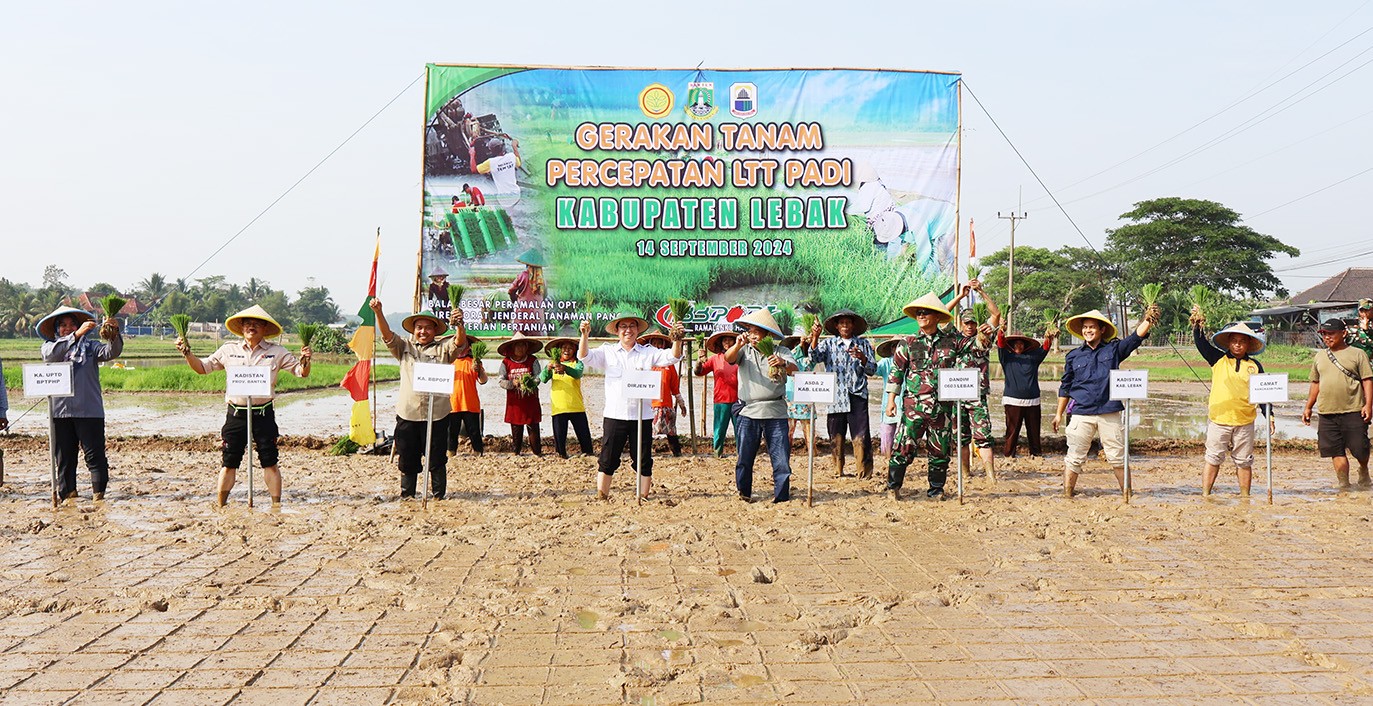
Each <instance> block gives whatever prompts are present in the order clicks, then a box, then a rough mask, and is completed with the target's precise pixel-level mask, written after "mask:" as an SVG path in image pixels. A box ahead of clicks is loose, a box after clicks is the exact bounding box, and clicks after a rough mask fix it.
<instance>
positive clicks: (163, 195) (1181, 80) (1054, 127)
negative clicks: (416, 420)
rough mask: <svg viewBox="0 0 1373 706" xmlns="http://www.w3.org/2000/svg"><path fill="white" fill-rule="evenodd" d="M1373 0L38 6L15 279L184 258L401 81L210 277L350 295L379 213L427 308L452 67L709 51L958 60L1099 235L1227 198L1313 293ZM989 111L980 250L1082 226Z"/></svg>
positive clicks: (26, 92) (1345, 174)
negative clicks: (425, 131) (422, 227)
mask: <svg viewBox="0 0 1373 706" xmlns="http://www.w3.org/2000/svg"><path fill="white" fill-rule="evenodd" d="M1368 5H1369V1H1368V0H1331V1H1328V2H1320V3H1310V4H1308V3H1290V2H1268V1H1266V0H1264V1H1253V0H1246V1H1245V2H1238V1H1235V2H1196V1H1195V0H1192V1H1189V2H1138V3H1120V2H1100V1H1097V0H1079V1H1077V2H1071V1H1063V2H1030V3H1027V2H957V3H948V2H946V3H939V4H937V5H936V4H926V3H915V2H891V3H862V2H843V3H835V2H826V3H819V2H793V3H747V2H738V1H737V0H734V1H732V2H716V1H714V0H704V1H701V2H694V3H649V2H642V0H640V1H637V2H603V3H597V2H578V3H568V2H558V3H543V2H534V3H527V4H520V3H508V4H496V5H490V4H473V3H451V2H450V3H437V2H430V3H424V4H420V3H410V2H390V3H359V2H331V3H292V2H280V1H279V0H278V1H276V2H257V1H255V0H247V1H243V2H237V3H218V4H213V5H211V4H207V3H188V2H180V1H178V2H138V1H136V0H134V1H131V2H123V3H104V2H89V3H73V2H62V1H60V0H59V1H49V2H33V3H11V4H10V5H8V6H7V9H6V11H5V21H4V22H3V24H0V86H3V88H4V93H5V100H4V109H3V110H0V136H3V137H0V145H2V146H3V147H0V204H3V206H2V207H0V234H2V235H0V239H2V242H3V248H0V277H7V278H9V279H11V280H18V281H25V282H29V283H33V284H37V283H38V282H39V281H40V280H41V278H42V272H43V268H44V266H45V265H47V264H51V263H56V264H58V265H60V266H61V267H63V268H64V269H66V271H67V272H68V273H69V274H70V281H71V283H72V284H74V285H87V284H91V283H94V282H96V281H99V280H104V281H109V282H111V283H112V284H114V285H116V286H119V287H128V286H131V285H133V284H134V283H136V282H137V281H138V280H139V279H141V278H143V277H145V276H146V275H147V274H148V273H150V272H153V271H158V272H161V273H163V274H164V275H166V276H167V277H168V278H169V279H174V278H177V277H184V276H186V275H187V274H189V273H190V272H191V271H192V270H194V269H195V268H196V267H197V266H198V265H200V263H201V262H202V261H203V260H205V259H206V258H207V257H210V255H211V254H212V253H213V252H214V251H215V250H216V249H217V248H219V247H220V246H221V245H222V244H223V243H224V242H225V241H226V240H227V239H228V238H229V237H230V236H232V235H233V234H234V233H235V232H237V231H238V230H239V229H240V228H242V227H243V226H244V225H245V224H247V223H248V222H249V221H250V220H251V219H252V218H253V217H254V216H255V215H257V214H258V213H259V212H260V211H261V210H262V209H264V208H265V207H266V206H267V205H268V204H270V203H271V202H272V201H273V200H274V199H276V198H277V197H278V196H279V195H280V194H281V193H282V192H283V191H284V190H285V189H286V188H287V187H289V186H290V185H291V184H292V183H294V182H295V181H296V180H297V179H299V178H300V177H301V176H303V175H304V174H305V173H306V172H307V171H309V170H310V168H311V167H313V166H314V165H315V164H316V163H317V162H318V161H319V160H320V159H322V158H323V157H324V156H325V155H326V154H328V153H329V152H330V151H331V150H333V149H334V148H335V147H337V146H338V145H339V144H340V143H341V142H342V141H343V140H344V139H345V138H346V137H348V135H349V134H351V133H352V132H353V131H354V130H356V129H357V128H358V127H359V126H360V125H362V124H363V123H364V122H365V121H366V120H367V119H368V118H369V117H371V116H372V115H373V114H374V113H376V112H377V111H378V110H379V109H380V108H381V107H382V106H383V105H385V104H386V103H387V101H389V100H391V99H392V98H393V97H395V96H396V95H397V94H401V95H400V98H399V99H398V100H396V101H395V102H394V103H393V104H392V105H391V106H390V107H389V108H388V109H387V110H385V111H384V112H383V113H382V114H381V115H380V116H379V117H377V119H376V120H375V121H374V122H372V123H371V124H370V125H369V126H368V127H367V128H366V129H365V130H363V131H362V132H361V133H359V134H358V135H357V136H356V137H355V138H354V139H353V140H352V141H351V142H350V143H348V144H347V145H346V146H345V147H343V148H342V149H341V150H339V151H338V152H337V154H335V155H334V156H333V157H332V158H331V159H329V160H328V161H327V162H326V163H325V164H324V165H323V166H322V167H320V169H319V170H318V171H316V172H315V173H314V174H313V175H312V176H310V177H309V178H308V179H306V180H305V181H304V182H303V183H302V184H301V185H300V186H299V187H297V188H296V190H295V191H294V192H292V193H291V194H290V195H289V196H287V197H286V198H285V199H283V200H282V201H281V202H280V203H278V204H277V205H276V206H275V207H274V208H272V209H271V210H270V211H269V212H268V213H267V214H266V215H265V216H263V217H262V219H261V220H259V221H257V223H255V224H254V225H253V226H252V227H251V228H249V229H248V230H247V231H246V232H244V233H243V235H242V236H240V237H239V238H238V239H237V240H236V241H235V242H234V243H233V244H232V245H230V246H229V247H228V248H226V249H225V250H224V251H223V252H221V253H219V254H218V255H217V256H215V257H214V258H213V259H212V260H211V261H210V262H209V263H208V264H206V265H205V266H204V267H203V268H201V269H200V270H199V271H198V272H196V273H195V274H194V275H193V277H201V276H206V275H224V276H226V277H228V279H229V280H230V281H236V282H241V281H244V280H246V279H248V278H249V277H253V276H256V277H259V278H263V279H266V280H267V281H269V282H270V283H271V284H272V285H273V286H276V287H278V288H283V289H286V290H288V291H289V292H292V293H293V294H294V292H295V291H296V290H298V289H299V288H301V287H303V286H305V285H306V284H307V281H308V278H314V280H315V281H316V282H318V283H320V284H323V285H325V286H327V287H329V289H330V290H331V291H332V292H333V294H334V299H335V301H336V302H337V303H338V304H339V305H340V307H341V308H343V309H344V310H345V311H348V310H352V309H354V308H355V307H356V306H357V305H358V304H360V303H361V298H362V295H363V294H364V288H365V286H366V281H365V278H366V270H367V267H368V264H369V260H370V256H371V246H372V239H373V234H374V233H375V231H376V229H377V228H378V227H380V228H381V230H382V268H381V269H382V275H381V277H382V285H383V289H382V297H383V298H384V299H385V300H387V301H388V309H401V308H404V307H405V306H406V304H405V302H407V301H408V298H409V296H410V292H411V282H412V280H411V277H412V275H413V272H414V263H415V254H416V251H417V248H418V242H419V214H420V168H421V147H422V136H423V135H422V120H423V109H422V98H423V96H422V93H423V81H422V80H421V81H419V82H415V83H413V84H412V82H414V81H415V79H417V78H419V77H420V76H421V74H422V73H423V69H424V64H425V62H441V63H508V64H526V63H527V64H568V65H609V66H615V65H623V66H650V65H652V66H665V67H683V66H686V67H691V66H696V65H697V64H700V63H703V62H704V65H705V66H707V67H712V66H713V67H791V66H810V67H822V66H841V67H873V68H886V67H890V68H908V69H931V70H951V71H960V72H962V73H963V76H964V78H965V80H966V83H967V86H968V87H970V88H971V90H972V92H974V93H976V95H977V96H978V97H979V98H980V99H981V100H982V102H983V103H984V104H985V105H986V107H987V109H988V111H990V113H991V116H992V117H993V118H995V120H996V122H997V123H999V125H1000V127H1001V128H1002V129H1003V130H1005V131H1006V132H1007V134H1008V135H1009V136H1010V138H1011V140H1012V141H1013V142H1014V143H1015V145H1016V147H1018V148H1019V150H1020V152H1021V154H1023V155H1024V156H1025V158H1026V159H1027V160H1028V161H1029V162H1030V164H1031V166H1032V167H1034V169H1035V170H1036V171H1037V172H1038V173H1039V176H1040V177H1041V178H1043V179H1044V181H1045V183H1046V184H1047V185H1048V186H1049V188H1050V189H1053V190H1054V192H1055V193H1056V195H1057V196H1058V197H1059V199H1060V201H1062V203H1063V204H1064V205H1065V207H1066V208H1067V211H1068V213H1069V215H1071V216H1072V218H1073V219H1074V220H1075V221H1076V222H1077V224H1078V225H1079V226H1080V227H1081V228H1082V230H1083V232H1084V233H1085V234H1086V236H1087V237H1088V238H1089V239H1090V240H1091V241H1092V242H1093V244H1095V245H1097V246H1098V247H1099V246H1101V245H1102V243H1103V242H1104V240H1105V235H1104V231H1105V230H1106V229H1108V228H1112V227H1115V226H1117V225H1119V221H1117V219H1116V217H1117V216H1118V215H1119V214H1121V213H1123V212H1125V211H1127V210H1129V209H1130V208H1131V204H1133V203H1134V202H1136V201H1140V200H1144V199H1149V198H1155V197H1160V196H1172V195H1176V196H1183V197H1194V198H1205V199H1212V200H1216V201H1220V202H1221V203H1224V204H1225V205H1227V206H1229V207H1231V208H1234V209H1236V210H1238V211H1239V212H1240V213H1242V214H1243V215H1244V217H1245V219H1246V222H1248V223H1249V224H1250V225H1252V226H1253V227H1254V228H1256V229H1258V230H1259V231H1260V232H1264V233H1268V234H1271V235H1274V236H1277V237H1278V238H1280V239H1282V240H1283V241H1285V242H1287V243H1290V244H1293V245H1296V246H1297V247H1299V248H1301V249H1302V253H1303V254H1302V257H1300V258H1298V259H1296V260H1295V261H1294V260H1291V259H1288V258H1281V259H1279V260H1278V261H1277V262H1275V263H1274V265H1275V267H1276V268H1278V269H1279V270H1280V271H1281V274H1282V276H1283V278H1284V281H1285V282H1286V284H1287V286H1288V287H1289V288H1290V289H1292V290H1293V291H1296V290H1300V289H1303V288H1305V287H1307V286H1309V285H1311V284H1314V283H1315V282H1317V281H1319V280H1320V279H1321V278H1324V277H1326V276H1328V275H1330V274H1333V273H1334V272H1336V271H1338V270H1340V269H1342V268H1344V267H1347V266H1351V265H1364V266H1370V265H1373V254H1369V251H1373V245H1369V244H1368V241H1369V240H1370V238H1369V237H1368V229H1367V227H1366V226H1365V225H1364V224H1365V222H1366V221H1367V219H1368V215H1367V214H1366V213H1364V212H1362V211H1361V210H1360V208H1361V207H1362V205H1363V203H1362V199H1361V197H1360V194H1366V193H1367V192H1368V191H1369V187H1370V185H1373V173H1364V174H1360V173H1361V172H1364V171H1365V170H1369V169H1370V166H1373V139H1370V138H1369V137H1368V130H1369V127H1370V124H1373V99H1370V98H1369V96H1370V95H1373V67H1366V66H1365V62H1369V61H1373V31H1370V30H1373V7H1369V6H1368ZM478 10H479V11H478ZM1361 33H1362V34H1361ZM1346 42H1347V43H1346ZM1341 45H1343V46H1341ZM1327 52H1329V53H1328V54H1327ZM1323 54H1327V55H1326V56H1323V57H1322V55H1323ZM1308 62H1313V63H1310V65H1309V66H1304V65H1306V64H1308ZM1346 62H1347V63H1346ZM1342 64H1343V66H1341V65H1342ZM1303 67H1304V68H1303ZM1293 72H1295V73H1293ZM1289 74H1291V75H1290V76H1289ZM1323 76H1324V78H1322V77H1323ZM407 85H409V88H408V89H406V86H407ZM1260 89H1264V90H1261V91H1260ZM1308 95H1309V98H1305V99H1303V100H1300V101H1299V102H1297V100H1298V99H1302V98H1303V97H1304V96H1308ZM1289 98H1290V100H1287V101H1286V102H1284V100H1285V99H1289ZM1237 101H1239V102H1238V103H1237ZM1289 105H1290V107H1287V108H1284V106H1289ZM963 107H964V126H965V136H964V150H963V160H964V161H963V186H962V204H963V208H962V211H963V217H962V222H963V224H964V227H965V229H966V224H967V221H968V219H969V218H974V219H976V221H977V234H978V246H979V247H978V249H979V251H981V252H982V253H983V254H985V253H988V252H991V251H992V250H994V249H997V248H999V247H1003V246H1004V245H1006V243H1007V240H1008V235H1009V228H1008V226H1007V224H1006V221H1002V220H998V219H997V217H996V216H997V211H998V210H1000V211H1001V212H1003V213H1007V212H1009V211H1010V210H1012V209H1014V208H1015V207H1016V204H1017V199H1018V198H1019V194H1020V193H1021V192H1022V189H1023V195H1024V196H1023V198H1024V204H1025V208H1026V210H1028V211H1030V218H1029V220H1027V221H1024V222H1023V223H1022V224H1021V225H1020V226H1019V227H1018V229H1017V243H1018V244H1025V245H1039V246H1046V247H1057V246H1059V245H1062V244H1066V243H1071V244H1075V245H1081V244H1083V243H1082V239H1081V236H1079V235H1078V233H1077V232H1076V231H1075V230H1073V228H1072V226H1071V225H1070V224H1069V222H1068V220H1067V219H1066V218H1065V217H1064V216H1063V214H1062V213H1060V212H1059V211H1058V210H1057V209H1056V208H1054V207H1053V205H1052V203H1051V202H1050V201H1049V200H1048V199H1047V198H1044V191H1043V189H1042V188H1041V187H1040V186H1039V184H1038V183H1036V181H1035V179H1034V177H1033V176H1032V175H1031V174H1030V173H1029V172H1028V171H1027V170H1026V169H1025V167H1024V166H1023V165H1022V164H1021V163H1020V161H1019V159H1017V158H1016V156H1015V154H1014V153H1013V152H1012V150H1011V149H1010V148H1009V147H1008V146H1007V144H1006V142H1005V141H1004V140H1003V138H1002V137H1001V135H1000V134H999V133H998V132H997V129H996V128H995V127H994V126H993V125H992V124H991V122H990V121H989V120H988V118H987V116H986V115H985V114H984V113H983V111H982V110H981V109H980V108H979V107H978V105H977V103H976V102H975V101H973V100H972V98H971V96H969V95H967V94H966V93H965V96H964V106H963ZM1227 108H1228V110H1227ZM1221 111H1224V112H1221ZM1218 112H1220V113H1221V114H1220V115H1216V113H1218ZM1212 116H1215V117H1212ZM1208 118H1210V119H1209V120H1207V119H1208ZM1202 121H1206V122H1204V123H1203V124H1202V125H1201V126H1200V127H1196V128H1194V129H1191V130H1190V131H1187V130H1188V128H1192V126H1194V125H1196V124H1197V123H1199V122H1202ZM1260 121H1261V122H1260ZM1244 126H1248V129H1246V130H1244V131H1242V132H1234V131H1235V130H1236V129H1237V128H1241V127H1244ZM1184 131H1187V132H1185V133H1184V134H1182V135H1181V136H1180V137H1177V138H1176V139H1173V140H1171V141H1169V142H1166V143H1165V144H1163V145H1161V146H1158V147H1155V145H1158V143H1160V142H1164V141H1165V140H1168V139H1169V138H1170V137H1173V136H1174V135H1177V134H1178V133H1180V132H1184ZM1227 135H1229V137H1228V139H1225V141H1223V142H1219V143H1217V144H1212V143H1213V142H1214V141H1216V140H1217V139H1218V138H1223V137H1225V136H1227ZM1207 145H1211V146H1207ZM1151 147H1155V148H1154V149H1152V150H1151V151H1149V152H1147V153H1146V154H1144V155H1143V156H1140V157H1137V158H1134V159H1130V158H1131V157H1133V156H1135V155H1136V154H1138V153H1140V152H1142V151H1144V150H1146V149H1149V148H1151ZM1203 147H1204V149H1201V150H1200V151H1197V150H1198V148H1203ZM1189 153H1190V156H1187V155H1189ZM1183 157H1185V159H1181V161H1178V160H1179V158H1183ZM1127 159H1128V160H1129V161H1126V162H1125V163H1124V164H1119V165H1118V163H1120V162H1122V161H1125V160H1127ZM1116 165H1118V166H1116ZM1165 165H1169V166H1165ZM1160 167H1162V168H1160ZM1103 170H1108V171H1105V172H1104V173H1099V172H1102V171H1103ZM1356 175H1358V176H1356ZM1351 177H1352V178H1351ZM1345 179H1348V180H1347V181H1344V183H1342V184H1338V185H1335V184H1336V182H1340V181H1341V180H1345ZM1084 180H1085V181H1084ZM1332 185H1334V186H1332ZM1327 187H1329V188H1327ZM1321 189H1325V190H1324V191H1321V193H1319V194H1317V195H1315V196H1311V197H1310V198H1305V199H1304V200H1301V201H1298V202H1297V203H1293V204H1291V205H1286V206H1284V204H1286V203H1287V202H1290V201H1292V200H1294V199H1298V198H1300V197H1303V196H1306V195H1307V194H1310V193H1311V192H1315V191H1317V190H1321ZM1303 265H1305V267H1304V268H1302V269H1293V268H1299V267H1302V266H1303Z"/></svg>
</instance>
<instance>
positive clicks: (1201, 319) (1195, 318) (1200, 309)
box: [1187, 284, 1216, 326]
mask: <svg viewBox="0 0 1373 706" xmlns="http://www.w3.org/2000/svg"><path fill="white" fill-rule="evenodd" d="M1187 303H1188V304H1191V305H1192V312H1191V314H1190V315H1189V316H1188V317H1187V322H1188V323H1189V324H1191V325H1193V326H1196V325H1198V324H1200V325H1202V326H1205V325H1206V310H1207V309H1210V308H1211V307H1212V306H1214V305H1215V303H1216V293H1215V292H1213V291H1211V290H1210V288H1208V287H1207V286H1206V285H1204V284H1197V285H1193V286H1192V288H1191V289H1188V290H1187Z"/></svg>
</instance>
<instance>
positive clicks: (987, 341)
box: [950, 280, 1001, 483]
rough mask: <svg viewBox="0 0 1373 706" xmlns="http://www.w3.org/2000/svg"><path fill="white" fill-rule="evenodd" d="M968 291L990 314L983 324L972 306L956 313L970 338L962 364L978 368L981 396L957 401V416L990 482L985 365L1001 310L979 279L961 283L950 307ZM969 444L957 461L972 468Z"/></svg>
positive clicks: (992, 467) (989, 416) (989, 419)
mask: <svg viewBox="0 0 1373 706" xmlns="http://www.w3.org/2000/svg"><path fill="white" fill-rule="evenodd" d="M971 292H977V293H978V295H980V296H981V297H982V300H983V301H985V302H986V303H987V313H989V314H990V315H991V317H990V319H989V320H988V322H987V323H986V324H982V325H981V326H979V325H978V323H977V317H976V316H974V315H973V312H972V310H971V309H964V310H963V313H962V315H961V316H959V319H958V321H959V323H958V328H959V330H960V332H961V333H962V334H963V337H964V338H970V339H973V341H972V345H971V348H970V349H969V354H968V360H967V361H966V362H965V363H964V367H968V368H977V369H978V371H979V376H978V377H979V390H980V392H981V398H980V399H979V400H978V401H976V402H960V403H959V404H958V408H959V413H958V414H959V416H960V417H962V420H963V429H964V430H965V431H964V433H965V434H967V435H968V436H964V437H963V438H964V439H968V438H969V437H971V442H970V443H969V444H968V446H976V447H977V455H978V456H979V457H981V458H982V467H983V468H985V469H987V478H988V479H989V480H991V481H992V482H993V483H995V482H996V459H995V457H994V456H993V454H992V413H991V411H990V408H989V407H988V405H987V392H988V391H989V390H990V389H991V379H990V376H989V375H988V374H987V368H988V367H990V366H989V362H990V360H991V335H992V333H993V332H994V331H995V330H996V329H997V328H999V327H1000V326H1001V310H1000V309H999V308H997V306H996V302H994V301H992V300H991V297H988V296H987V293H986V291H984V290H983V289H982V282H980V281H978V280H972V281H971V282H968V283H967V284H965V285H963V290H962V291H961V292H959V294H958V298H957V299H954V300H953V303H952V304H951V305H950V308H953V307H954V306H957V305H958V301H959V300H960V299H962V298H963V297H965V296H967V295H968V294H969V293H971ZM968 446H964V447H963V448H962V449H959V451H958V458H959V463H961V464H963V468H964V470H965V471H966V470H971V466H969V465H968Z"/></svg>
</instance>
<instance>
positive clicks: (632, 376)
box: [623, 370, 663, 400]
mask: <svg viewBox="0 0 1373 706" xmlns="http://www.w3.org/2000/svg"><path fill="white" fill-rule="evenodd" d="M623 380H624V383H625V399H630V400H656V399H658V398H659V397H662V394H663V392H662V390H663V374H662V373H661V372H659V371H657V370H626V371H625V374H624V378H623Z"/></svg>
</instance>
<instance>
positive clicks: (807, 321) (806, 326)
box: [801, 311, 820, 336]
mask: <svg viewBox="0 0 1373 706" xmlns="http://www.w3.org/2000/svg"><path fill="white" fill-rule="evenodd" d="M819 322H820V317H819V316H816V315H815V314H812V313H811V312H809V311H807V312H805V313H804V314H801V330H802V331H804V332H805V335H807V336H809V335H810V331H811V329H813V328H815V324H817V323H819Z"/></svg>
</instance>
